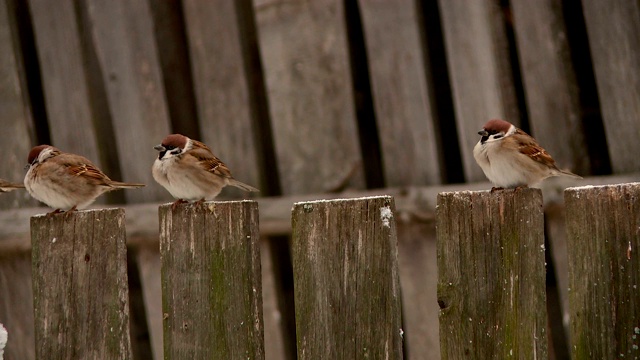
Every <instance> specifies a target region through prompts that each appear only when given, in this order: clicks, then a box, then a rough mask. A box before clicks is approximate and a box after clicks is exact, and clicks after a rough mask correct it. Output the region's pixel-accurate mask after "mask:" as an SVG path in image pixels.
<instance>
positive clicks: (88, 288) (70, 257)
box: [31, 209, 132, 359]
mask: <svg viewBox="0 0 640 360" xmlns="http://www.w3.org/2000/svg"><path fill="white" fill-rule="evenodd" d="M31 239H32V243H33V250H32V263H33V265H32V266H33V269H32V274H33V299H34V301H33V303H34V310H35V311H34V316H35V338H36V356H37V358H39V359H98V358H113V359H131V358H132V353H131V342H130V338H129V290H128V285H127V269H126V267H127V259H126V257H127V255H126V254H127V247H126V240H125V228H124V210H123V209H103V210H89V211H79V212H75V213H71V214H70V216H68V217H67V216H66V214H64V215H55V216H46V215H39V216H34V217H32V218H31Z"/></svg>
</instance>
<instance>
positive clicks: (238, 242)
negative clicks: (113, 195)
mask: <svg viewBox="0 0 640 360" xmlns="http://www.w3.org/2000/svg"><path fill="white" fill-rule="evenodd" d="M159 215H160V254H161V259H162V298H163V300H162V309H163V318H164V356H165V359H206V358H219V359H238V358H243V359H263V358H264V338H263V337H264V334H263V320H262V283H261V272H260V247H259V246H260V244H259V239H260V237H259V235H258V203H256V202H255V201H234V202H205V203H203V204H202V206H198V205H182V206H178V207H176V209H175V210H172V208H171V205H170V204H167V205H162V206H160V209H159Z"/></svg>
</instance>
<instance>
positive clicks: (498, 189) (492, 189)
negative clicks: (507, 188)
mask: <svg viewBox="0 0 640 360" xmlns="http://www.w3.org/2000/svg"><path fill="white" fill-rule="evenodd" d="M501 190H504V188H503V187H495V186H494V187H492V188H491V193H492V194H493V193H494V192H496V191H501Z"/></svg>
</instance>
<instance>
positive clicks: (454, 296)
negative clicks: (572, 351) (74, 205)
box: [436, 189, 547, 359]
mask: <svg viewBox="0 0 640 360" xmlns="http://www.w3.org/2000/svg"><path fill="white" fill-rule="evenodd" d="M543 222H544V219H543V214H542V192H541V191H540V190H538V189H522V190H520V189H519V190H503V191H498V192H494V193H491V192H489V191H483V192H471V191H461V192H451V193H442V194H440V195H439V196H438V207H437V210H436V229H437V230H436V232H437V243H438V244H437V247H438V304H439V305H440V309H441V310H440V350H441V352H442V358H443V359H462V358H470V359H507V358H511V357H513V358H516V359H546V358H547V333H546V328H547V315H546V314H547V310H546V301H545V267H544V266H545V265H544V264H545V260H544V224H543Z"/></svg>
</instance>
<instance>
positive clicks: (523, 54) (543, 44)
mask: <svg viewBox="0 0 640 360" xmlns="http://www.w3.org/2000/svg"><path fill="white" fill-rule="evenodd" d="M511 8H512V10H513V18H514V19H513V20H514V21H513V23H514V27H515V35H516V40H517V42H516V43H517V46H518V55H519V59H520V67H521V70H520V71H521V74H522V78H523V85H524V93H525V97H526V101H527V104H528V106H527V110H528V112H529V117H528V119H529V126H530V128H531V133H532V134H531V135H533V136H534V137H536V138H537V139H538V140H539V141H540V144H541V145H542V146H543V147H544V148H545V149H546V150H547V151H549V153H550V154H551V155H552V156H553V158H554V159H555V160H556V162H557V164H558V166H559V167H560V168H563V169H568V170H571V171H573V172H576V173H577V174H581V175H586V174H589V173H590V170H591V169H590V168H591V166H590V162H589V156H588V155H587V154H588V151H587V144H586V139H585V134H584V129H583V127H582V113H581V108H580V98H579V89H578V84H577V80H576V74H575V71H574V69H573V65H572V64H571V54H570V51H569V43H568V39H567V29H566V25H565V22H564V18H563V11H562V3H561V2H558V1H554V0H543V1H535V2H532V1H526V0H513V1H511Z"/></svg>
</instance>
